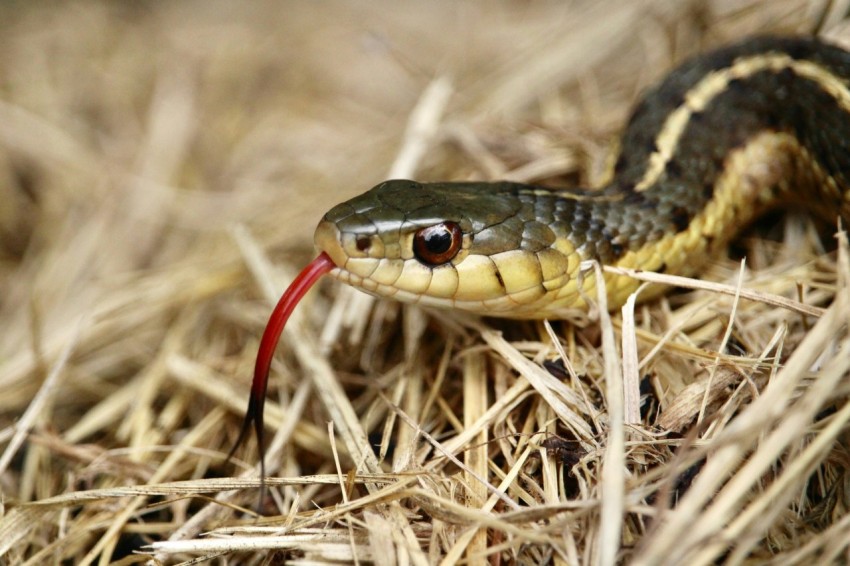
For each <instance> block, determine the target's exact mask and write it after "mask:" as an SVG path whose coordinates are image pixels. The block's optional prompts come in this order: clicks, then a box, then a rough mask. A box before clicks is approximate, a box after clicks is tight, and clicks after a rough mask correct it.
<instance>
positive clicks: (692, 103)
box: [315, 38, 850, 318]
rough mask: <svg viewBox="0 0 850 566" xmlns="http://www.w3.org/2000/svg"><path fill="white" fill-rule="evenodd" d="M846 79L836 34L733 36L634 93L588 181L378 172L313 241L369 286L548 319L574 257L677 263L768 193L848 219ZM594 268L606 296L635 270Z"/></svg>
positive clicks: (563, 303)
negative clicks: (565, 183)
mask: <svg viewBox="0 0 850 566" xmlns="http://www.w3.org/2000/svg"><path fill="white" fill-rule="evenodd" d="M848 81H850V54H848V53H847V52H846V51H844V50H842V49H840V48H838V47H835V46H832V45H829V44H826V43H823V42H821V41H819V40H816V39H811V38H784V39H782V38H757V39H752V40H748V41H745V42H743V43H739V44H736V45H733V46H730V47H726V48H723V49H720V50H718V51H714V52H711V53H708V54H706V55H702V56H699V57H697V58H694V59H692V60H689V61H687V62H685V63H683V64H682V65H681V66H679V67H678V68H677V69H675V70H674V71H673V72H671V73H670V75H668V77H667V78H666V79H665V80H664V81H663V82H661V83H660V84H659V85H658V86H656V87H655V88H653V89H652V90H650V91H649V92H648V93H647V95H646V96H645V97H644V98H643V99H642V101H641V102H640V103H639V104H638V106H637V107H636V108H635V110H634V111H633V114H632V116H631V118H630V119H629V121H628V123H627V125H626V128H625V130H624V133H623V135H622V138H621V141H620V144H619V146H620V153H619V157H618V159H617V160H616V163H615V165H614V169H613V174H612V176H611V181H610V182H609V183H608V184H607V185H605V186H603V187H600V188H598V189H576V188H571V189H557V188H547V187H541V186H534V185H526V184H519V183H512V182H495V183H490V182H487V183H485V182H445V183H417V182H414V181H408V180H392V181H386V182H384V183H381V184H379V185H378V186H376V187H374V188H373V189H371V190H369V191H368V192H366V193H364V194H362V195H360V196H358V197H356V198H353V199H351V200H349V201H347V202H345V203H342V204H340V205H337V206H335V207H334V208H333V209H331V210H330V211H329V212H328V213H327V214H326V215H325V216H324V218H323V219H322V221H321V222H320V224H319V226H318V228H317V229H316V234H315V242H316V244H317V246H318V247H319V248H320V249H321V250H322V251H323V252H325V253H326V254H327V255H328V256H329V257H330V258H331V260H332V261H333V263H334V264H335V266H336V267H335V268H334V269H333V270H332V271H331V274H332V275H333V276H335V277H336V278H337V279H340V280H342V281H344V282H346V283H349V284H351V285H354V286H356V287H359V288H361V289H363V290H365V291H367V292H369V293H372V294H376V295H381V296H388V297H394V298H396V299H399V300H402V301H408V302H418V303H422V304H429V305H436V306H446V307H454V308H460V309H464V310H468V311H472V312H476V313H480V314H487V315H491V316H503V317H512V318H544V317H551V318H557V317H559V316H560V315H563V314H564V313H565V312H566V311H568V310H569V309H572V308H581V307H584V306H585V303H586V300H587V297H592V296H595V294H594V293H595V287H596V281H595V280H594V276H593V274H592V273H587V274H582V272H581V266H582V262H584V261H585V260H597V261H599V262H601V263H602V264H605V265H613V266H621V267H629V268H636V269H641V270H650V271H655V272H664V273H669V274H680V275H692V274H695V273H696V272H697V271H698V270H699V269H700V267H702V266H704V265H705V263H706V261H707V259H708V258H710V257H711V256H712V255H713V254H716V253H717V252H718V251H720V250H722V249H723V248H725V247H726V246H727V245H728V244H729V241H730V240H731V239H732V238H733V237H734V236H735V234H736V233H737V232H738V231H739V229H740V228H741V227H742V226H744V225H746V224H747V223H749V222H750V221H752V220H753V219H754V218H755V217H756V216H757V215H760V214H762V213H763V212H765V211H766V210H767V209H769V208H772V207H775V206H778V205H783V206H805V207H807V208H809V209H811V210H812V211H813V212H815V213H816V214H819V215H821V216H824V217H825V218H827V219H829V221H831V222H835V220H836V217H837V216H839V215H840V216H843V217H844V218H850V205H848V203H850V90H849V89H848ZM605 277H606V281H605V284H606V289H607V291H608V297H609V307H611V308H613V307H615V306H617V305H619V304H622V303H623V302H624V301H625V300H626V298H627V297H628V295H629V294H630V293H632V292H634V290H635V289H636V288H637V286H638V284H639V282H637V281H635V280H634V279H632V278H630V277H626V276H620V275H615V274H606V275H605ZM652 292H653V291H651V290H650V292H649V294H651V293H652Z"/></svg>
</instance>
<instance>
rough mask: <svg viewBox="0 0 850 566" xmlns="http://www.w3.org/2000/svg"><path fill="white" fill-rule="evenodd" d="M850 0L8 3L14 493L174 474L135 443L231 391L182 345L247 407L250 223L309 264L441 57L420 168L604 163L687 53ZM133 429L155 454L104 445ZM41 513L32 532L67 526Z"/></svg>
mask: <svg viewBox="0 0 850 566" xmlns="http://www.w3.org/2000/svg"><path fill="white" fill-rule="evenodd" d="M839 4H841V5H843V4H842V3H833V2H826V1H823V2H818V1H814V0H793V1H792V0H777V1H774V2H769V3H767V2H756V1H751V2H740V1H732V0H718V1H710V2H703V1H696V0H694V1H681V2H667V1H640V2H622V1H597V0H576V1H571V2H554V1H552V2H546V1H534V2H529V1H521V0H515V1H505V2H484V1H481V2H451V1H447V0H438V1H428V2H395V1H389V0H380V1H373V2H354V1H342V0H330V1H322V2H312V1H296V0H288V1H282V2H271V1H265V0H261V1H254V2H248V3H242V2H225V1H219V0H213V1H207V0H204V1H200V0H194V1H193V0H188V1H183V2H147V1H144V2H97V1H78V2H65V3H61V2H20V1H19V2H13V1H7V2H3V3H2V4H0V328H2V331H0V392H2V394H0V448H2V449H3V450H4V451H5V452H4V454H5V455H4V456H3V460H0V492H2V494H3V499H4V500H6V501H32V500H39V499H44V498H46V497H50V496H53V495H56V494H60V493H64V492H67V491H71V490H74V489H79V488H82V487H85V486H91V485H95V484H97V483H98V481H99V480H97V478H100V477H101V474H105V476H106V477H109V478H113V477H114V483H117V484H123V483H128V482H130V483H132V482H144V481H146V480H147V479H150V478H151V477H152V474H153V473H154V470H156V468H157V463H156V461H154V462H148V461H146V460H145V459H144V457H142V456H140V454H141V453H137V454H136V455H135V456H134V455H133V454H134V453H133V450H134V449H137V448H139V447H144V446H152V445H157V444H170V443H173V442H176V441H177V440H176V439H179V438H180V436H181V435H182V434H185V431H187V430H190V429H191V427H192V426H194V424H195V423H196V422H198V421H199V420H201V419H202V418H203V417H204V415H205V414H206V413H208V412H209V411H211V410H212V409H213V408H214V407H216V406H219V404H220V401H217V400H215V399H207V398H206V396H205V394H204V393H203V391H201V392H200V393H199V391H198V390H197V389H196V387H197V386H196V385H187V384H186V383H185V382H184V381H181V380H179V379H175V378H174V375H173V373H174V372H173V371H170V370H168V369H166V366H167V363H166V362H167V361H168V359H169V357H168V356H170V355H173V354H175V353H177V354H180V355H181V356H184V357H185V358H186V359H190V360H194V361H197V362H200V363H203V364H204V365H206V366H207V367H209V368H213V369H214V370H215V371H217V372H219V373H220V374H221V375H223V376H227V377H228V378H230V379H231V380H232V381H231V383H230V385H229V387H232V389H230V390H229V391H230V392H231V394H232V395H231V396H232V403H231V405H230V406H227V407H226V411H227V418H228V419H229V421H228V422H229V423H232V424H230V425H229V426H231V427H235V426H236V424H237V423H238V420H239V417H240V414H239V413H240V411H241V408H242V405H243V403H244V400H245V398H246V395H247V381H248V375H249V374H250V367H251V364H252V362H253V355H254V352H255V351H256V341H257V339H258V337H259V335H260V332H261V329H262V324H263V323H264V319H265V317H266V316H267V313H268V308H269V304H268V302H267V300H266V299H265V298H264V296H263V294H262V292H261V290H260V287H259V285H258V283H257V282H256V280H255V277H254V276H253V275H252V274H251V272H250V270H249V269H248V268H247V267H246V262H245V258H244V250H243V249H240V245H239V243H238V242H237V238H236V236H235V233H236V232H239V233H243V234H248V235H249V237H250V238H252V239H253V241H255V242H256V243H257V245H258V247H259V248H260V249H263V250H265V251H266V252H267V253H268V254H269V255H270V257H271V258H272V259H273V261H274V262H275V263H276V264H278V265H280V266H282V267H281V268H282V269H288V268H299V267H300V266H302V265H303V264H304V263H305V262H306V261H307V260H308V259H309V258H310V257H311V254H312V253H313V251H312V231H313V228H314V226H315V224H316V222H317V221H318V219H319V218H320V217H321V215H322V214H323V213H324V211H325V210H327V209H328V208H329V207H330V206H331V205H332V204H335V203H336V202H338V201H341V200H344V199H346V198H348V197H350V196H353V195H355V194H357V193H360V192H362V191H364V190H366V189H368V188H369V187H371V186H372V185H374V184H376V183H377V182H379V181H381V180H383V179H384V178H386V177H387V175H389V173H390V170H391V167H392V165H393V163H394V162H395V159H396V156H397V153H398V151H399V148H400V146H401V145H402V143H403V141H404V140H405V135H406V134H405V131H406V128H407V124H408V120H409V118H410V115H411V112H412V110H413V109H414V108H415V107H416V104H417V101H419V100H420V98H421V97H422V96H423V92H426V90H427V89H428V87H429V85H431V84H433V82H434V81H435V80H437V79H443V80H445V81H446V83H445V84H448V85H450V90H449V92H448V98H447V103H446V107H445V110H444V112H443V113H442V117H441V118H440V119H439V120H437V122H438V123H439V128H438V129H437V131H436V132H435V133H434V134H433V135H432V136H431V137H430V138H428V140H427V147H426V150H427V151H426V152H425V153H424V156H423V157H422V158H421V159H419V160H417V161H416V162H415V163H414V164H413V167H412V169H411V170H410V174H411V175H412V176H416V177H417V178H419V179H436V178H442V179H470V178H478V179H480V178H501V177H513V178H523V179H527V180H533V181H539V182H560V183H567V184H574V183H593V182H595V181H596V180H598V179H599V177H600V176H601V175H602V173H603V171H604V167H605V163H606V155H607V151H608V148H609V144H610V142H611V139H612V136H615V135H616V133H617V131H618V130H619V127H620V125H621V124H622V122H623V120H624V119H625V117H626V116H627V115H628V110H629V108H630V106H631V104H632V103H633V102H634V100H635V99H636V98H637V97H638V96H639V95H640V93H641V92H642V91H643V90H644V89H645V88H646V87H647V86H648V85H650V84H652V83H653V82H654V81H655V80H657V79H658V78H659V77H660V76H662V75H663V74H664V73H665V72H666V71H667V70H669V68H670V67H671V65H673V64H674V63H675V62H677V61H680V60H682V59H683V58H684V57H687V56H688V55H691V54H694V53H697V52H700V51H703V50H705V49H708V48H710V47H713V46H717V45H720V44H723V43H726V42H729V41H732V40H734V39H738V38H741V37H743V36H745V35H749V34H753V33H767V32H771V33H779V32H783V33H788V32H797V33H812V32H815V31H820V30H827V31H829V33H830V34H832V35H833V36H835V37H840V26H838V25H837V23H840V19H841V17H842V15H843V9H844V8H842V6H840V5H839ZM529 164H531V165H532V167H530V168H529ZM237 227H238V228H237ZM323 312H324V311H322V310H321V309H318V310H315V311H314V312H313V314H311V315H309V316H310V317H312V320H314V321H316V320H317V319H319V318H321V316H322V313H323ZM52 370H53V373H54V374H55V378H56V381H55V382H53V383H52V384H51V385H50V387H49V389H48V390H47V391H45V394H44V397H43V398H41V399H40V400H39V401H38V403H37V405H36V409H37V410H35V411H34V412H33V413H32V414H31V415H30V417H29V418H28V419H27V420H25V421H24V422H25V428H26V430H29V431H32V433H33V436H31V437H28V439H27V444H26V446H24V447H23V448H21V446H22V445H21V442H22V439H21V437H18V439H17V440H15V434H16V432H17V431H18V430H19V429H16V428H15V424H16V423H20V422H21V420H22V417H23V415H24V412H25V411H26V410H27V408H28V407H31V406H32V405H31V403H33V400H34V398H36V394H37V393H38V392H39V390H41V389H42V387H43V384H44V383H45V378H46V377H47V376H49V375H50V374H51V372H52ZM169 409H171V410H173V411H174V412H173V413H169V412H168V411H169ZM175 415H176V416H175ZM219 417H220V418H223V415H219ZM169 419H171V420H169ZM319 420H320V419H319ZM232 440H233V437H232V435H224V436H222V438H219V439H217V440H216V441H214V442H211V443H210V444H209V445H208V447H209V448H210V449H211V450H212V449H214V450H221V449H223V448H225V449H226V447H227V444H228V443H229V442H230V441H232ZM27 447H28V448H27ZM83 447H85V449H84V448H83ZM124 448H127V450H128V451H127V452H123V453H121V454H120V458H119V460H120V459H121V458H125V457H126V458H127V459H128V460H127V461H133V460H134V459H136V460H138V461H139V466H141V468H139V469H137V470H135V471H130V472H128V471H127V470H126V469H124V471H122V472H120V473H119V472H116V471H115V469H113V468H112V467H111V466H114V465H116V464H115V462H114V461H112V460H110V458H109V457H104V456H103V450H108V449H124ZM145 454H147V453H145ZM116 457H118V456H116ZM155 458H159V456H156V457H155ZM121 462H123V463H124V464H126V463H127V462H125V461H124V460H121ZM122 465H123V464H122ZM206 465H209V464H206ZM195 471H197V470H195ZM192 473H193V469H192V468H191V466H190V467H188V468H186V467H184V468H182V469H179V470H177V471H175V472H174V473H173V474H171V475H169V476H167V477H165V478H157V479H158V480H159V481H164V480H171V479H181V478H184V477H188V476H191V475H192ZM196 475H198V474H196ZM107 483H108V482H107ZM31 528H32V529H36V531H32V530H30V531H27V532H26V533H23V531H20V532H17V534H16V537H17V538H16V539H15V540H17V541H25V540H29V539H28V538H26V537H30V536H33V534H32V533H33V532H37V531H38V530H39V529H42V528H43V529H44V530H43V531H42V534H43V536H44V540H47V541H50V540H54V539H55V538H56V536H57V535H56V531H55V530H53V528H52V527H50V526H48V525H47V524H45V525H35V526H32V527H31ZM166 531H167V529H166ZM6 532H8V531H6ZM167 534H168V532H166V533H164V534H162V535H161V536H163V537H165V536H167ZM36 538H37V537H34V538H33V541H34V540H35V539H36ZM86 540H87V541H88V542H81V543H79V544H80V545H81V547H82V548H86V547H87V545H91V544H94V543H93V542H92V540H96V539H86ZM20 544H22V545H23V544H24V543H23V542H20ZM30 544H32V546H31V547H29V548H31V549H36V550H37V549H39V548H42V546H40V545H43V544H48V543H45V542H42V543H37V542H32V541H31V542H30ZM24 547H26V546H24ZM24 547H22V548H24ZM31 552H35V550H31ZM80 552H82V551H80ZM96 554H97V553H95V554H94V555H96ZM30 555H31V554H30ZM92 556H93V555H92ZM89 559H91V556H89ZM0 560H2V559H0Z"/></svg>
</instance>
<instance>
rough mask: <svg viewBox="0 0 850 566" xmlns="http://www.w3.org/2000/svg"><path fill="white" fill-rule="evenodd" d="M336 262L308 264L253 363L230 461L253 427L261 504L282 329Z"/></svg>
mask: <svg viewBox="0 0 850 566" xmlns="http://www.w3.org/2000/svg"><path fill="white" fill-rule="evenodd" d="M334 267H335V266H334V263H333V261H331V258H330V257H329V256H328V254H326V253H325V252H322V253H320V254H319V255H318V257H317V258H316V259H314V260H313V261H311V262H310V263H309V264H307V267H305V268H304V269H303V270H302V271H301V273H299V274H298V277H296V278H295V279H294V280H293V281H292V284H291V285H290V286H289V287H288V288H287V289H286V291H284V293H283V296H281V298H280V300H279V301H278V303H277V306H275V308H274V310H273V311H272V314H271V316H270V317H269V321H268V323H267V324H266V329H265V330H264V331H263V337H262V339H261V340H260V348H259V350H258V351H257V361H256V363H255V364H254V381H253V382H252V383H251V397H250V398H249V399H248V408H247V409H246V410H245V418H244V420H243V421H242V428H241V429H240V431H239V436H238V437H237V438H236V442H235V443H234V444H233V448H231V449H230V452H229V453H228V454H227V460H228V461H229V460H230V458H232V457H233V454H234V452H236V449H237V448H239V446H241V445H242V442H244V441H245V438H246V437H247V436H248V432H249V431H250V429H251V425H252V424H253V425H254V436H256V438H257V447H258V450H259V453H260V482H261V486H260V505H262V501H263V499H264V498H265V490H266V484H265V481H266V479H265V478H266V462H265V460H266V458H265V456H266V448H265V444H264V443H263V436H264V435H263V407H264V406H265V403H266V389H267V388H268V385H269V370H270V369H271V365H272V358H273V357H274V351H275V347H276V346H277V342H278V340H280V335H281V333H283V328H284V326H286V321H287V320H289V315H291V314H292V311H293V310H295V305H297V304H298V302H299V301H300V300H301V298H302V297H303V296H304V294H305V293H307V291H309V290H310V287H312V286H313V284H314V283H315V282H316V281H318V280H319V278H320V277H321V276H322V275H324V274H325V273H327V272H329V271H330V270H331V269H333V268H334Z"/></svg>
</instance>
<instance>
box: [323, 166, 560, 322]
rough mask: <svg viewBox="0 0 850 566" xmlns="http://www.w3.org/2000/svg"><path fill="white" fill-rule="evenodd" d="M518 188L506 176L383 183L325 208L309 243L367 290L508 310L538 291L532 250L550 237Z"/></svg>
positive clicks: (542, 248)
mask: <svg viewBox="0 0 850 566" xmlns="http://www.w3.org/2000/svg"><path fill="white" fill-rule="evenodd" d="M526 189H527V187H526ZM519 193H520V190H519V186H518V185H514V184H512V183H495V184H487V183H427V184H423V183H417V182H414V181H406V180H393V181H386V182H384V183H381V184H379V185H377V186H376V187H374V188H372V189H371V190H369V191H367V192H366V193H364V194H362V195H360V196H358V197H355V198H353V199H351V200H349V201H347V202H344V203H342V204H339V205H337V206H335V207H334V208H333V209H331V210H330V211H329V212H328V213H327V214H326V215H325V217H324V218H323V219H322V221H321V222H320V223H319V226H318V228H317V229H316V234H315V242H316V245H317V246H318V248H319V249H320V250H321V251H323V252H325V253H326V254H327V255H328V256H330V258H331V259H332V260H333V262H334V264H335V265H336V268H335V269H334V270H333V271H331V274H332V275H334V276H335V277H336V278H337V279H340V280H342V281H344V282H345V283H348V284H350V285H353V286H355V287H358V288H360V289H363V290H364V291H367V292H369V293H371V294H375V295H379V296H387V297H393V298H396V299H398V300H402V301H406V302H417V303H422V304H429V305H435V306H452V307H456V308H463V309H465V310H470V311H473V312H479V313H487V312H490V311H492V309H494V308H495V309H497V310H502V308H504V310H508V307H510V306H511V305H513V308H514V309H515V307H516V300H521V299H522V298H523V296H524V295H528V296H538V295H539V294H540V293H539V290H540V289H541V282H542V281H543V279H544V277H543V274H542V273H541V269H542V268H541V264H540V261H539V257H538V255H539V254H538V252H543V253H546V250H549V251H552V250H551V244H552V243H553V242H554V240H555V237H554V234H553V233H552V232H551V230H549V228H548V227H547V226H545V225H544V224H541V223H539V222H537V220H536V217H535V211H534V210H532V209H533V199H527V201H526V200H524V199H523V198H522V196H521V195H520V194H519ZM561 273H563V269H562V270H561ZM511 297H513V298H514V299H516V300H514V301H513V302H511ZM509 303H510V304H509Z"/></svg>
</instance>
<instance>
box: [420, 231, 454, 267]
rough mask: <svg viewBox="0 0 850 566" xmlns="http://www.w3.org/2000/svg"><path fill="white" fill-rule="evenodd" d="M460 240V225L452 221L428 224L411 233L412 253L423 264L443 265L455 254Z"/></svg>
mask: <svg viewBox="0 0 850 566" xmlns="http://www.w3.org/2000/svg"><path fill="white" fill-rule="evenodd" d="M462 240H463V234H462V233H461V231H460V226H458V225H457V224H456V223H454V222H443V223H442V224H435V225H434V226H428V227H427V228H422V229H421V230H417V231H416V233H415V234H414V235H413V255H415V256H416V259H418V260H419V261H421V262H422V263H424V264H425V265H430V266H438V265H443V264H444V263H448V262H450V261H451V260H452V258H453V257H454V256H456V255H457V252H458V251H460V245H461V242H462Z"/></svg>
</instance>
